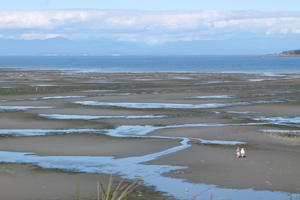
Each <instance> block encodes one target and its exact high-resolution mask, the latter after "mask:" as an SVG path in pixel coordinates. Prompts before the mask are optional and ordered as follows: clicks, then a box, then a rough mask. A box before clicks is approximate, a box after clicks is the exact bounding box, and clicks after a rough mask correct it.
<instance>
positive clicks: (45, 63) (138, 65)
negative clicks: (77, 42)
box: [0, 56, 300, 73]
mask: <svg viewBox="0 0 300 200" xmlns="http://www.w3.org/2000/svg"><path fill="white" fill-rule="evenodd" d="M0 68H33V69H72V70H90V71H100V72H245V73H256V72H258V73H267V72H277V73H278V72H300V57H298V58H281V57H280V58H279V57H274V56H266V57H264V58H261V57H255V58H253V57H252V58H249V57H245V56H94V57H93V56H89V57H83V56H52V57H42V56H26V57H25V56H2V57H0Z"/></svg>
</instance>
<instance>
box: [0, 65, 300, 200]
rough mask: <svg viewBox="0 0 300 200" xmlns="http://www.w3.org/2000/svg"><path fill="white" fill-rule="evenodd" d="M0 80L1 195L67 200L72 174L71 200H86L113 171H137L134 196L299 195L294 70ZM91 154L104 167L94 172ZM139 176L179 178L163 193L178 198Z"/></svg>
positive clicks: (67, 74) (299, 79) (22, 74)
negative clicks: (139, 184)
mask: <svg viewBox="0 0 300 200" xmlns="http://www.w3.org/2000/svg"><path fill="white" fill-rule="evenodd" d="M0 77H1V79H0V81H1V86H0V94H1V99H0V177H1V178H0V194H1V199H2V198H3V199H6V200H10V199H11V200H13V199H22V200H24V199H26V200H27V199H28V200H29V199H30V200H31V199H53V200H54V199H74V196H75V194H76V184H77V181H78V177H80V196H81V198H83V199H84V198H86V199H88V198H90V199H95V198H96V195H97V188H96V183H97V181H98V180H101V181H102V182H104V183H105V182H107V181H108V179H109V177H110V173H109V172H111V173H113V174H117V172H119V174H118V175H116V182H118V181H119V180H120V179H121V178H126V177H127V176H128V180H130V179H133V178H131V177H134V176H136V177H141V176H143V175H146V177H145V179H144V180H143V181H144V184H145V185H143V189H141V188H140V191H139V192H140V193H142V194H143V195H140V196H139V198H140V199H149V197H151V195H154V196H155V198H156V199H190V198H191V197H193V196H195V195H197V194H200V193H201V192H202V191H203V190H202V189H199V190H194V191H193V189H189V188H188V189H189V192H186V188H183V186H185V185H184V183H187V184H191V185H192V184H205V186H204V188H210V187H213V188H217V189H224V191H225V190H226V191H227V192H226V193H225V192H221V193H220V194H219V192H218V191H219V190H217V189H216V190H215V189H210V190H208V191H207V192H206V193H205V194H203V196H201V197H203V198H204V199H205V198H206V197H207V196H208V197H210V195H211V193H213V194H214V199H218V198H223V199H248V198H247V197H243V198H238V197H236V198H233V197H232V195H233V193H236V191H242V192H241V193H240V194H241V195H243V194H244V193H243V191H244V190H249V191H251V192H253V193H255V192H257V191H258V193H257V194H256V193H255V194H256V196H259V195H260V193H259V192H260V191H261V192H265V191H270V192H276V194H277V193H280V194H282V195H283V196H284V197H286V199H288V198H289V196H288V195H289V194H293V195H294V196H297V195H298V196H300V173H299V169H300V159H299V158H300V156H299V153H300V137H299V134H300V122H299V112H300V107H299V93H300V74H280V75H278V74H251V73H247V74H242V73H236V74H234V73H96V72H93V73H87V72H81V71H59V70H18V69H1V70H0ZM237 147H244V148H245V150H246V157H245V158H236V155H235V150H236V148H237ZM6 152H10V153H11V152H13V153H16V154H9V155H14V156H15V157H14V156H7V155H6ZM19 153H20V154H19ZM24 153H25V155H21V154H24ZM64 156H65V157H68V158H67V159H71V158H72V159H73V158H74V157H80V159H82V160H80V161H78V163H79V164H78V163H76V167H78V168H74V167H73V168H68V166H73V165H71V164H70V163H71V162H72V164H74V163H75V162H77V161H76V159H77V158H76V159H75V158H74V159H75V160H74V161H73V160H72V161H68V162H66V163H64V158H63V157H64ZM58 158H59V159H58ZM102 158H104V159H107V160H108V161H107V162H109V163H113V164H107V165H110V166H113V167H112V168H111V171H110V166H104V165H105V164H101V165H100V164H99V166H101V167H102V165H103V170H102V168H101V167H98V168H99V171H97V166H96V164H97V162H100V160H101V159H102ZM27 159H28V160H27ZM85 159H88V160H89V159H91V160H93V159H95V166H94V165H93V166H92V164H91V163H88V164H86V163H85V162H86V161H85ZM96 161H97V162H96ZM88 162H90V161H88ZM92 162H93V161H92ZM101 162H102V161H101ZM103 162H104V161H103ZM123 162H124V163H130V164H132V165H128V166H133V167H132V168H130V167H128V168H130V169H128V172H127V171H125V170H124V169H123V168H122V165H123V164H124V163H123ZM80 163H82V165H81V164H80ZM119 165H120V166H119ZM74 166H75V165H74ZM89 166H92V167H91V168H88V167H89ZM116 166H117V167H119V168H117V167H116ZM160 166H161V167H162V168H159V167H160ZM134 167H137V168H134ZM142 167H145V168H142ZM151 167H153V168H151ZM124 168H126V166H125V165H124ZM91 169H93V170H94V171H92V170H91ZM104 169H105V170H104ZM150 169H151V170H152V169H153V172H151V171H149V170H150ZM114 170H115V171H114ZM118 170H119V171H118ZM147 172H149V175H148V174H147ZM126 173H128V174H126ZM154 173H157V174H154ZM151 175H154V176H155V177H158V178H157V179H156V180H157V181H158V182H160V183H159V184H162V185H163V184H165V185H168V184H169V183H167V182H166V183H163V182H162V181H160V180H169V179H171V180H182V181H181V182H182V187H181V186H180V188H179V186H178V188H177V185H176V183H177V182H175V181H174V183H173V184H174V185H172V184H171V186H170V187H173V188H175V190H177V191H179V190H180V192H178V193H176V192H174V193H172V191H173V190H172V189H170V190H168V189H165V188H164V187H162V186H161V185H159V184H157V185H155V184H156V183H155V178H152V177H151ZM147 176H150V178H147ZM167 178H169V179H167ZM152 179H153V180H152ZM147 181H148V182H147ZM145 186H147V188H148V189H149V191H150V192H149V191H148V193H147V190H145ZM181 190H182V191H181ZM137 192H138V191H137ZM194 194H195V195H194ZM251 194H252V193H251ZM205 195H207V196H205ZM237 195H238V194H237ZM264 195H265V194H264ZM250 197H251V196H250ZM281 197H282V196H279V197H278V199H280V198H281ZM275 199H276V198H275Z"/></svg>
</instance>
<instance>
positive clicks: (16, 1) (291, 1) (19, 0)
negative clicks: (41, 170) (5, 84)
mask: <svg viewBox="0 0 300 200" xmlns="http://www.w3.org/2000/svg"><path fill="white" fill-rule="evenodd" d="M1 1H3V3H1V7H0V11H30V10H40V9H125V10H132V9H133V10H182V9H193V10H219V11H221V10H292V11H293V10H299V8H300V1H299V0H288V1H276V0H151V1H142V0H109V1H107V0H106V1H104V0H10V1H7V0H1Z"/></svg>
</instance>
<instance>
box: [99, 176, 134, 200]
mask: <svg viewBox="0 0 300 200" xmlns="http://www.w3.org/2000/svg"><path fill="white" fill-rule="evenodd" d="M138 182H139V180H135V181H133V182H131V183H124V179H122V180H121V181H120V182H119V184H118V185H117V187H116V188H113V186H112V183H113V176H111V177H110V179H109V182H108V185H107V186H103V184H102V182H101V181H99V183H98V184H97V190H98V199H97V200H126V199H127V195H128V194H129V193H131V192H132V191H133V190H134V189H135V188H136V187H137V186H138ZM99 185H100V186H99ZM100 191H101V193H100Z"/></svg>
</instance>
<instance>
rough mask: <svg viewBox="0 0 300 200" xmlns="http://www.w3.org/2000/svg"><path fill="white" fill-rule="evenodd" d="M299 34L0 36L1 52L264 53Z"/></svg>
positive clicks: (286, 45)
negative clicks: (135, 38)
mask: <svg viewBox="0 0 300 200" xmlns="http://www.w3.org/2000/svg"><path fill="white" fill-rule="evenodd" d="M299 43H300V38H298V39H295V38H272V39H270V38H269V39H266V38H258V39H229V40H222V41H219V40H194V41H178V42H167V43H163V44H160V45H155V46H151V45H147V44H144V43H137V42H120V41H111V40H94V41H91V40H89V41H83V40H68V39H66V38H62V37H57V38H51V39H46V40H13V39H1V38H0V56H17V55H20V56H36V55H41V56H42V55H44V56H46V55H48V56H54V55H59V56H63V55H78V56H93V55H94V56H96V55H97V56H98V55H99V56H100V55H266V54H270V53H277V52H282V50H284V49H296V48H297V45H298V44H299Z"/></svg>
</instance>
